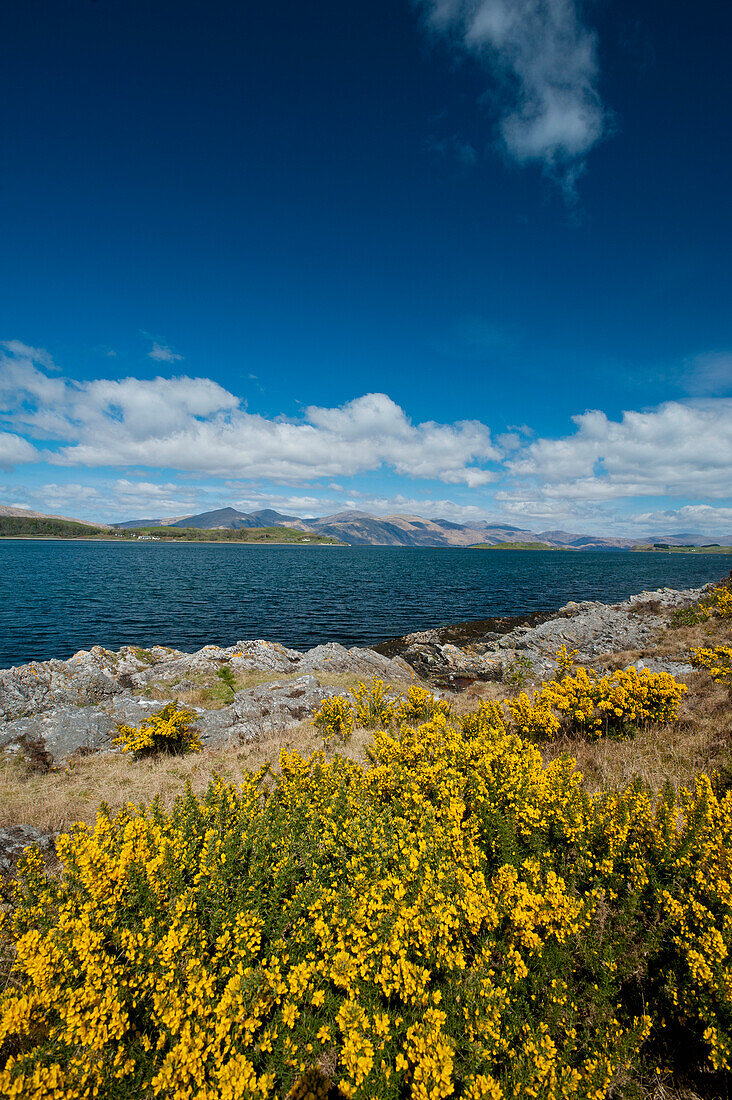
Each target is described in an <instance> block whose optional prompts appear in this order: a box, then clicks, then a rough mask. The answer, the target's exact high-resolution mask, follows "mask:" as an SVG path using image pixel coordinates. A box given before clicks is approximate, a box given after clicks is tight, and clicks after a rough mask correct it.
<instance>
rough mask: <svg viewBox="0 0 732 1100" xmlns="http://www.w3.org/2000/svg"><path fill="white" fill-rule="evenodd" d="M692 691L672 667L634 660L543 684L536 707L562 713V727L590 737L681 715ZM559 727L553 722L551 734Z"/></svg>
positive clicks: (618, 733) (616, 733)
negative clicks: (653, 667)
mask: <svg viewBox="0 0 732 1100" xmlns="http://www.w3.org/2000/svg"><path fill="white" fill-rule="evenodd" d="M687 691H688V688H687V687H686V685H685V684H680V683H678V682H677V681H676V680H675V679H674V677H673V676H671V675H670V674H669V673H668V672H650V671H649V670H648V669H647V668H643V669H640V671H639V670H638V669H636V668H635V667H633V666H632V665H631V666H630V668H626V669H619V670H617V671H616V672H612V673H611V674H610V675H608V676H598V675H597V674H596V673H595V672H593V671H592V670H590V669H586V668H580V669H577V671H576V672H575V673H574V675H572V676H570V675H565V676H564V677H563V678H562V679H561V680H558V681H556V680H550V681H548V682H547V683H545V684H542V686H541V689H540V690H539V691H538V692H537V693H536V695H535V696H534V707H535V709H539V710H541V709H544V710H545V711H551V712H553V713H555V714H557V715H559V718H560V722H559V723H558V726H557V729H558V728H560V727H563V728H564V729H565V730H566V731H567V732H570V733H581V734H584V735H586V736H589V737H601V736H623V735H626V734H628V733H629V732H632V731H633V730H634V729H636V728H637V727H638V726H645V725H648V724H649V723H650V722H673V721H675V720H676V718H677V716H678V709H679V702H680V700H681V697H682V695H683V694H684V693H685V692H687ZM557 729H555V728H550V729H549V730H548V734H547V736H548V737H554V736H555V735H556V732H557Z"/></svg>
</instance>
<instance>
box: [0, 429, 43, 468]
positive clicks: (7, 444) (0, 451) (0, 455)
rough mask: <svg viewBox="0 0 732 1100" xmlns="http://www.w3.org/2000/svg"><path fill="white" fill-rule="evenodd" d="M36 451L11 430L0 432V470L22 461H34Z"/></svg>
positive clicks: (36, 456) (36, 457) (36, 454)
mask: <svg viewBox="0 0 732 1100" xmlns="http://www.w3.org/2000/svg"><path fill="white" fill-rule="evenodd" d="M37 459H38V451H37V450H36V449H35V447H33V446H32V445H31V444H30V443H28V441H27V440H25V439H23V438H22V437H21V436H19V435H14V434H13V433H12V432H0V470H12V469H13V467H14V466H17V465H19V464H20V463H23V462H36V461H37Z"/></svg>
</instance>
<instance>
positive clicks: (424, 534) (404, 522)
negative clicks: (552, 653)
mask: <svg viewBox="0 0 732 1100" xmlns="http://www.w3.org/2000/svg"><path fill="white" fill-rule="evenodd" d="M22 514H24V515H29V514H31V513H28V512H23V513H22ZM114 526H116V527H119V528H121V529H126V530H130V529H134V528H137V527H198V528H202V529H203V530H214V529H216V528H222V527H223V528H240V527H292V528H296V529H297V530H300V531H307V532H312V533H314V534H318V535H330V536H332V537H333V538H336V539H339V540H340V541H341V542H345V543H348V544H349V545H350V546H476V545H478V544H480V543H483V544H488V545H490V546H498V545H500V544H501V543H506V542H508V543H511V542H514V543H515V542H520V543H531V542H535V543H541V544H544V545H546V546H556V547H564V548H569V549H575V550H630V549H632V548H633V547H634V546H647V545H648V544H649V543H664V544H666V545H668V546H704V545H708V544H710V543H712V542H714V543H721V544H722V545H724V546H730V545H732V534H728V535H719V536H717V537H715V538H712V537H710V536H708V535H698V534H692V533H687V532H681V533H675V534H673V535H648V536H646V537H645V538H638V539H629V538H620V537H614V536H607V537H603V536H594V535H578V534H575V533H573V532H571V531H539V532H535V531H526V530H524V529H523V528H521V527H512V526H510V525H509V524H502V523H498V524H496V523H490V522H485V523H483V522H476V523H471V524H464V523H454V522H453V521H452V520H448V519H425V518H423V517H422V516H410V515H393V516H372V515H370V514H369V513H368V512H356V511H348V512H337V513H336V514H335V515H332V516H322V517H319V518H316V517H308V518H301V517H299V516H289V515H284V514H283V513H281V512H276V511H274V510H273V509H272V508H264V509H260V510H259V511H256V512H239V511H238V510H237V509H236V508H217V509H216V510H215V511H212V512H201V513H200V514H199V515H194V516H176V517H174V518H170V517H168V518H160V517H158V518H157V519H132V520H125V521H124V522H123V523H117V524H115V525H114Z"/></svg>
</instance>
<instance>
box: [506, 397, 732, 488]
mask: <svg viewBox="0 0 732 1100" xmlns="http://www.w3.org/2000/svg"><path fill="white" fill-rule="evenodd" d="M573 420H574V422H575V424H576V425H577V431H576V432H575V433H574V435H571V436H565V437H564V438H563V439H537V440H535V441H534V442H533V443H531V444H529V446H528V447H527V448H526V449H525V450H524V451H523V452H522V453H521V454H520V455H519V456H518V457H517V458H516V459H514V460H513V461H511V462H508V463H507V466H508V469H509V471H510V472H511V473H512V474H513V475H514V476H518V477H532V478H535V479H536V481H537V483H538V486H539V488H538V493H539V495H540V496H541V497H542V498H545V499H546V498H561V499H562V500H569V499H577V500H617V499H619V498H622V497H637V496H676V497H679V496H694V497H705V496H706V497H720V498H721V497H728V496H729V495H730V479H731V475H732V400H722V399H720V400H716V401H714V400H710V401H704V402H701V401H697V402H690V403H682V402H676V401H669V402H667V403H665V404H663V405H660V406H659V407H658V408H656V409H653V410H651V411H648V412H625V413H623V416H622V419H621V420H619V421H614V420H610V419H609V418H608V417H607V416H606V415H605V413H603V412H599V411H597V410H595V411H592V412H586V413H583V414H582V415H580V416H575V417H573ZM517 491H518V490H517Z"/></svg>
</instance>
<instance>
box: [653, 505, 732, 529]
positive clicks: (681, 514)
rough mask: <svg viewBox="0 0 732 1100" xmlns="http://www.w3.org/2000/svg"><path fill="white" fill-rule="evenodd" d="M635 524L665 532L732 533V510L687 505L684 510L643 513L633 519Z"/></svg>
mask: <svg viewBox="0 0 732 1100" xmlns="http://www.w3.org/2000/svg"><path fill="white" fill-rule="evenodd" d="M632 522H633V523H634V524H638V525H641V526H643V527H646V528H648V527H650V528H656V529H660V530H664V531H671V530H677V531H678V530H681V531H689V530H692V531H698V530H702V531H714V530H717V531H721V530H723V529H724V528H725V526H726V528H727V531H732V508H728V507H715V506H714V505H712V504H685V505H684V506H683V507H682V508H666V509H663V510H661V511H657V512H641V513H640V514H639V515H635V516H633V518H632Z"/></svg>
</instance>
